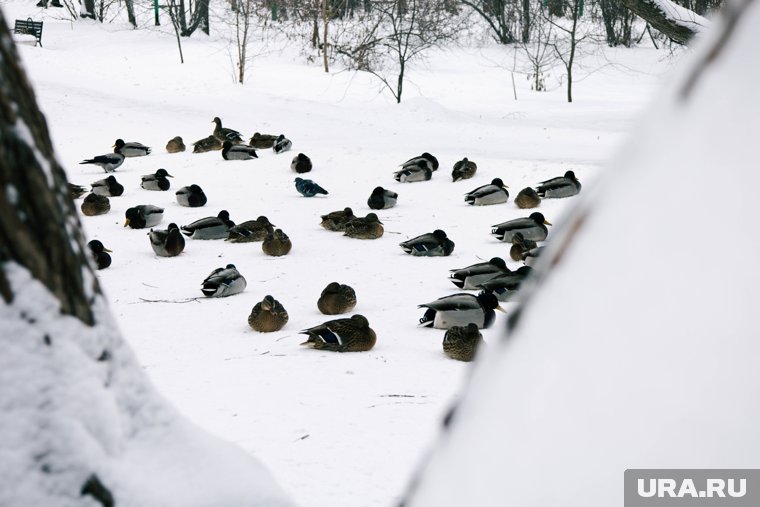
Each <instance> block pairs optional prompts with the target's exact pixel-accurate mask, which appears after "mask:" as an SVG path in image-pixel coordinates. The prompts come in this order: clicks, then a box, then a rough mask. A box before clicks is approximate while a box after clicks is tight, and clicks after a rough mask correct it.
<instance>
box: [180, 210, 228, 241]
mask: <svg viewBox="0 0 760 507" xmlns="http://www.w3.org/2000/svg"><path fill="white" fill-rule="evenodd" d="M234 226H235V222H233V221H232V220H230V214H229V212H228V211H227V210H225V209H223V210H222V211H220V212H219V214H218V215H217V216H215V217H206V218H201V219H199V220H196V221H195V222H193V223H191V224H188V225H183V226H182V227H180V230H181V231H182V234H184V235H185V236H188V237H190V238H193V239H226V238H227V236H228V235H229V232H230V229H231V228H232V227H234Z"/></svg>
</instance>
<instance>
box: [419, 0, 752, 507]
mask: <svg viewBox="0 0 760 507" xmlns="http://www.w3.org/2000/svg"><path fill="white" fill-rule="evenodd" d="M739 19H740V21H739V22H738V24H737V26H736V29H735V32H734V33H733V34H732V35H731V36H730V37H729V38H728V39H727V42H726V45H725V47H723V48H722V50H718V51H717V52H716V53H717V58H716V59H712V58H709V59H708V58H707V57H706V56H705V55H708V54H709V50H711V49H713V48H714V47H716V46H717V45H718V40H719V37H718V35H719V33H718V32H720V30H721V28H722V27H721V23H715V24H714V25H713V27H714V30H715V32H716V33H713V34H711V35H710V37H708V40H705V41H703V44H704V45H703V47H702V48H701V51H698V52H697V54H696V55H694V56H695V57H696V58H694V59H693V60H692V62H691V65H690V66H687V68H686V69H684V70H685V72H683V73H682V75H681V79H676V80H674V82H673V83H672V84H671V87H672V88H671V89H670V90H669V91H668V92H667V93H665V94H663V96H662V100H660V101H659V103H658V104H657V108H656V109H653V111H652V113H651V115H650V116H649V117H648V118H647V121H646V124H645V125H642V128H641V130H640V131H639V133H638V135H636V136H635V137H634V138H633V139H632V141H631V143H630V145H629V147H628V149H627V150H626V151H625V152H624V153H622V154H621V156H620V157H618V158H617V159H616V162H615V164H614V165H615V168H616V170H615V171H609V172H607V173H605V174H604V176H605V177H607V179H605V180H603V181H600V182H599V183H600V184H599V185H597V187H596V188H595V192H593V193H591V194H587V195H586V196H585V197H586V199H585V200H583V201H582V202H581V203H579V204H580V205H579V207H578V208H577V209H576V210H575V214H574V215H572V218H571V219H570V220H569V221H568V223H566V227H565V229H564V232H563V233H560V232H559V231H555V232H556V233H557V234H556V235H555V238H554V242H553V243H552V245H551V246H550V248H551V249H552V250H551V253H549V252H548V251H547V254H545V258H542V260H543V261H544V262H545V264H544V265H543V266H542V268H543V273H544V277H543V279H542V280H541V281H540V282H539V285H540V289H539V290H537V291H535V292H534V294H533V297H532V298H531V299H530V300H529V301H528V302H527V303H526V304H525V306H524V307H523V309H522V313H521V315H520V316H519V317H518V318H517V319H516V320H517V324H516V328H515V330H514V332H513V333H510V334H511V335H510V336H507V337H506V338H505V339H504V340H503V342H502V344H501V354H489V355H488V356H487V357H484V358H483V359H484V361H483V362H482V363H481V364H478V365H477V366H478V368H477V369H476V372H475V374H474V376H473V379H472V382H471V384H470V386H469V389H468V394H467V395H466V397H465V399H464V401H463V403H461V404H460V406H459V407H458V408H457V410H456V412H455V413H454V416H453V420H452V423H451V426H450V431H449V432H448V434H446V435H444V437H443V438H442V440H441V442H440V445H439V446H438V448H437V449H436V450H435V452H434V455H433V458H432V459H431V461H430V463H429V464H428V466H427V467H426V469H425V471H424V473H423V474H422V476H421V478H420V481H419V482H418V486H417V487H416V489H415V491H414V492H413V493H412V496H411V498H410V501H409V502H408V503H409V504H410V505H414V506H436V507H441V506H449V505H452V506H454V505H457V506H458V505H478V506H489V505H565V506H571V505H579V506H580V505H583V506H589V505H620V503H621V499H622V498H623V496H622V495H623V472H624V470H625V469H627V468H758V467H759V466H760V433H758V431H757V428H758V425H760V406H759V405H758V400H760V381H759V377H760V374H759V373H758V369H757V358H758V356H759V355H760V341H759V340H758V337H760V319H759V318H758V313H757V304H756V299H757V298H756V292H757V288H758V287H760V270H758V268H757V259H758V258H760V237H758V235H757V231H756V230H755V226H754V225H753V224H752V223H751V221H750V220H748V219H749V218H750V217H753V216H757V214H758V204H757V201H756V198H755V196H754V195H753V194H751V192H754V189H756V188H758V186H760V173H758V172H757V170H756V167H755V166H756V158H757V155H756V149H755V143H756V141H757V132H758V119H757V114H756V112H757V110H758V107H760V100H759V99H758V95H757V92H756V90H755V88H756V83H757V82H758V80H760V68H758V67H757V66H754V67H753V66H748V65H747V62H749V61H752V59H753V57H754V56H753V55H755V54H756V53H757V49H758V46H759V45H760V44H758V39H757V37H756V36H755V35H754V34H753V33H752V27H753V26H757V23H758V22H760V5H754V6H752V7H749V8H748V12H746V13H745V14H744V15H743V16H741V17H740V18H739ZM705 46H707V47H705ZM713 56H716V55H713ZM702 58H704V59H705V61H706V63H705V65H708V67H707V68H706V69H705V70H704V72H703V73H702V74H701V77H699V79H697V80H696V81H694V82H695V86H693V87H692V88H691V89H690V90H691V91H690V92H688V93H685V92H684V90H685V83H687V82H689V80H690V78H689V76H692V75H693V73H694V71H695V69H696V68H697V66H698V65H701V64H702V60H701V59H702ZM563 235H564V237H563ZM560 254H562V256H561V258H560ZM550 261H551V262H550ZM552 262H553V263H556V264H555V265H554V266H553V267H552V269H551V272H548V269H547V268H549V264H550V263H552Z"/></svg>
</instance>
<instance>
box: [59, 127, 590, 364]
mask: <svg viewBox="0 0 760 507" xmlns="http://www.w3.org/2000/svg"><path fill="white" fill-rule="evenodd" d="M212 123H214V124H215V127H214V129H213V132H212V133H211V134H210V135H209V136H208V137H205V138H203V139H200V140H198V141H196V142H194V143H193V153H203V152H209V151H220V152H221V156H222V158H223V159H224V160H229V161H247V160H255V159H257V158H258V153H259V152H261V150H272V152H273V153H274V154H282V153H285V152H287V151H290V150H291V149H292V146H293V143H292V141H291V140H289V139H288V138H286V137H285V136H284V135H282V134H280V135H269V134H261V133H258V132H257V133H255V134H254V135H253V136H252V137H251V138H250V140H249V141H248V143H247V144H245V141H244V138H243V136H242V134H241V133H240V132H238V131H237V130H234V129H230V128H225V127H223V126H222V121H221V119H220V118H218V117H216V118H214V119H213V121H212ZM186 149H187V148H186V146H185V144H184V142H183V140H182V138H181V137H179V136H177V137H174V138H172V139H171V140H169V141H168V142H167V144H166V151H167V152H168V153H181V152H184V151H186ZM151 152H152V148H151V147H149V146H146V145H144V144H142V143H139V142H125V141H124V140H122V139H117V140H116V141H115V143H114V145H113V152H111V153H106V154H103V155H98V156H95V157H92V158H89V159H85V160H83V161H82V162H81V164H94V165H97V166H99V167H101V168H102V169H103V170H104V171H105V173H106V174H107V176H106V177H105V178H104V179H99V180H97V181H94V182H92V183H91V184H90V188H89V189H88V188H86V187H84V186H80V185H74V184H69V189H70V192H71V195H72V198H74V199H78V198H81V197H82V196H84V198H83V200H82V203H81V206H80V209H81V211H82V213H83V214H84V215H85V216H97V215H103V214H106V213H109V211H110V209H111V205H110V199H112V198H118V197H119V196H121V195H122V194H123V193H124V186H123V185H122V184H121V183H119V182H118V178H117V174H118V169H119V168H120V167H121V166H122V164H125V161H126V160H127V159H129V158H133V157H143V156H149V155H150V154H151ZM126 163H127V164H129V162H126ZM290 167H291V170H292V171H293V173H296V174H298V175H303V174H305V173H310V172H311V171H312V169H313V164H312V161H311V159H310V158H309V157H308V156H307V155H306V154H304V153H298V154H297V155H296V156H294V157H293V159H292V162H291V164H290ZM438 169H439V162H438V159H437V158H436V157H435V156H433V155H431V154H430V153H422V154H421V155H419V156H415V157H412V158H411V159H409V160H407V161H406V162H404V163H402V164H401V165H400V169H398V170H397V171H395V173H394V174H393V178H394V179H395V181H396V182H398V183H414V182H425V181H428V180H430V179H432V177H433V175H434V173H435V172H436V171H438ZM477 170H478V167H477V164H476V163H475V162H474V161H471V160H469V159H468V158H466V157H465V158H463V159H462V160H460V161H457V162H456V163H455V164H454V165H453V167H452V172H451V178H452V181H453V182H459V181H463V180H467V179H470V178H473V177H474V176H475V174H476V173H477ZM172 179H174V176H173V175H172V174H170V173H169V171H168V170H166V169H164V168H159V169H158V170H156V171H155V172H154V173H152V174H146V175H144V176H142V177H141V182H140V187H141V188H142V189H143V190H144V191H146V192H145V196H146V201H147V200H150V199H149V196H150V195H151V193H150V192H167V191H169V190H170V189H171V188H172V183H171V180H172ZM202 184H203V182H193V183H191V184H189V185H186V186H182V187H180V188H179V189H177V190H176V191H175V199H176V202H177V204H178V205H179V206H182V207H189V208H198V207H203V206H205V205H206V204H207V202H208V199H207V196H206V194H205V193H204V190H203V188H202ZM293 184H294V192H298V193H299V194H300V195H302V196H303V197H305V198H313V197H318V198H326V197H328V196H329V192H328V191H327V190H326V189H324V188H323V187H322V186H320V185H319V184H318V183H317V182H316V181H313V180H311V179H307V178H304V177H302V176H297V177H295V178H294V181H293ZM580 190H581V183H580V181H579V180H578V178H577V177H576V175H575V174H574V172H573V171H567V172H565V174H564V175H562V176H557V177H555V178H551V179H549V180H546V181H542V182H540V183H538V184H537V185H536V186H535V187H526V188H524V189H522V190H520V192H519V193H518V194H517V195H516V196H515V197H514V199H513V203H514V205H516V206H517V207H518V208H520V209H533V208H537V207H539V206H540V204H541V201H542V200H543V199H552V198H566V197H571V196H574V195H577V194H578V193H579V192H580ZM85 194H86V196H85ZM509 197H510V195H509V189H508V186H507V185H506V184H505V183H504V182H503V181H502V179H500V178H493V179H492V181H491V182H490V183H489V184H486V185H481V186H479V187H477V188H474V189H472V190H470V191H469V192H466V193H465V194H464V202H466V203H467V204H469V205H472V206H492V205H504V204H506V203H508V202H509ZM398 201H399V194H398V193H397V192H394V191H392V190H388V189H386V188H383V187H382V186H377V187H376V188H375V189H374V190H373V191H372V193H371V194H370V195H369V196H368V199H367V205H368V207H369V208H370V209H371V210H373V211H372V212H370V213H367V214H366V215H365V216H356V215H354V213H353V210H352V208H350V207H344V208H342V209H338V210H336V211H333V212H330V213H327V214H324V215H320V217H319V219H318V218H317V217H314V221H315V227H316V225H317V224H319V225H321V227H323V228H324V229H326V230H328V231H334V232H341V233H343V235H344V236H347V237H350V238H356V239H361V240H372V239H377V238H380V237H382V236H383V235H384V233H385V229H384V224H383V222H382V221H381V220H380V218H379V217H378V214H377V212H382V210H387V209H390V208H393V207H395V206H396V204H397V202H398ZM164 211H165V208H164V207H161V206H157V205H153V204H141V205H137V206H133V207H130V208H128V209H127V210H126V212H125V216H124V227H130V228H132V229H147V230H148V234H147V236H148V241H147V243H149V244H150V247H151V248H152V250H153V252H154V253H155V254H156V255H157V256H160V257H176V256H178V255H181V254H182V253H183V252H184V250H185V248H186V246H187V244H188V243H191V241H188V240H192V241H196V240H223V241H225V242H229V243H249V242H260V243H261V245H262V248H261V249H262V252H263V253H264V254H266V255H268V256H272V257H281V256H284V255H287V254H288V253H289V252H290V251H291V249H292V247H293V245H292V242H291V239H290V238H289V237H288V235H287V234H286V233H285V232H284V231H283V230H282V229H279V228H276V227H275V226H274V225H273V224H272V223H271V222H270V221H269V219H268V218H267V217H266V216H259V217H258V218H256V219H251V220H246V221H243V222H241V223H236V222H234V221H233V220H232V219H231V217H230V214H229V212H228V211H227V210H221V211H219V212H218V213H217V214H216V215H212V216H207V217H205V218H201V219H198V220H195V221H193V222H191V223H187V224H182V225H177V223H174V222H170V223H169V224H168V226H167V228H166V229H159V228H157V227H158V226H159V225H160V224H161V223H162V222H164ZM526 213H528V212H526ZM320 220H321V221H320ZM547 226H551V223H550V222H549V221H548V220H547V219H546V218H545V217H544V215H543V214H542V213H541V212H537V211H534V212H531V213H530V214H528V215H527V216H524V217H522V218H517V219H513V220H509V221H506V222H501V223H497V224H494V225H493V226H492V227H491V231H490V232H491V234H492V235H493V236H494V237H495V239H497V240H498V241H501V242H504V243H507V244H509V245H510V247H509V257H510V258H511V259H512V260H513V261H517V262H521V263H523V264H524V265H523V266H522V267H520V268H519V269H516V270H510V269H509V268H508V267H507V265H506V262H505V260H504V259H502V258H500V257H494V258H492V259H490V260H488V261H484V262H479V263H476V264H472V265H470V266H466V267H463V268H454V269H451V270H450V274H449V278H450V281H451V282H452V283H453V284H454V285H455V286H456V287H457V288H458V289H462V290H463V291H472V292H458V293H455V294H451V295H446V296H443V297H441V298H438V299H436V300H435V301H431V302H428V303H423V304H419V305H418V307H419V308H422V309H423V310H422V311H423V312H424V313H423V314H422V316H421V317H420V319H419V326H421V327H434V328H437V329H443V330H445V331H446V332H445V334H444V337H443V342H442V346H443V351H444V352H445V353H446V355H448V356H449V357H451V358H453V359H457V360H461V361H471V360H472V359H473V358H474V357H475V353H476V351H477V349H478V347H479V345H480V344H481V343H482V342H483V337H482V334H481V333H480V329H482V328H487V327H489V326H490V325H491V324H492V323H493V322H494V319H495V313H494V312H495V311H496V310H501V307H500V302H504V301H513V300H515V299H516V294H517V293H518V291H519V288H520V285H521V283H522V282H523V280H524V279H525V278H526V277H527V276H530V272H531V270H532V267H531V266H532V264H533V263H534V262H535V261H536V259H537V258H538V257H539V256H540V253H541V250H542V249H543V246H542V245H540V243H544V242H545V241H546V240H547V237H548V234H549V229H548V228H547ZM186 238H187V240H186ZM104 242H105V243H106V244H107V243H108V241H107V238H100V239H93V240H92V241H90V243H89V247H90V250H91V252H92V259H93V262H94V264H95V266H96V267H97V269H105V268H108V267H109V266H110V265H111V264H112V262H113V261H112V258H111V256H110V253H113V252H111V251H110V250H109V249H108V248H107V247H106V246H105V244H104ZM399 246H400V248H401V249H402V250H403V252H405V253H406V254H409V255H412V256H417V257H437V256H449V255H451V253H452V252H453V251H454V248H455V243H454V241H452V240H451V239H450V238H449V237H448V236H447V234H446V232H445V231H444V230H442V229H436V230H433V231H430V232H427V233H424V234H421V235H419V236H417V237H414V238H411V239H409V240H406V241H402V242H400V243H399ZM146 248H147V245H146ZM199 283H200V290H201V294H202V295H203V296H205V297H210V298H219V297H228V296H233V295H235V294H239V293H241V292H243V291H244V290H245V289H246V287H247V285H248V283H247V281H246V279H245V277H244V275H243V273H241V272H240V271H239V270H238V269H237V268H236V266H235V265H234V264H231V263H228V264H226V265H224V266H219V267H216V268H215V269H213V270H212V271H211V273H210V274H209V275H208V276H207V277H206V278H205V279H203V280H199ZM356 303H357V295H356V292H355V291H354V289H353V288H351V287H350V286H348V285H345V284H340V283H338V282H332V283H330V284H328V285H327V286H326V287H325V289H324V290H323V291H322V293H321V295H320V297H319V299H318V301H317V307H318V309H319V310H320V312H322V313H323V314H325V315H342V314H348V313H350V312H351V311H352V310H353V309H354V307H355V306H356ZM288 320H289V315H288V312H287V311H286V309H285V308H284V307H283V305H282V304H281V303H280V302H279V301H278V300H277V299H275V298H274V297H273V296H271V295H266V296H265V297H264V298H263V299H262V300H261V302H259V303H257V304H256V305H255V306H254V307H253V308H252V309H251V312H250V315H249V316H248V324H249V325H250V327H251V328H252V329H254V330H256V331H258V332H262V333H267V332H274V331H279V330H280V329H282V328H283V327H284V326H285V325H286V323H287V322H288ZM301 333H303V334H305V335H306V336H307V339H306V341H304V342H303V343H302V344H301V345H305V346H308V347H312V348H315V349H320V350H327V351H336V352H351V351H354V352H356V351H367V350H370V349H372V347H374V345H375V343H376V340H377V335H376V333H375V331H374V330H373V329H372V328H371V327H370V323H369V321H368V319H367V318H366V317H365V316H364V315H359V314H355V315H352V316H350V317H347V318H337V319H333V320H329V321H326V322H324V323H322V324H319V325H317V326H314V327H311V328H308V329H305V330H303V331H301Z"/></svg>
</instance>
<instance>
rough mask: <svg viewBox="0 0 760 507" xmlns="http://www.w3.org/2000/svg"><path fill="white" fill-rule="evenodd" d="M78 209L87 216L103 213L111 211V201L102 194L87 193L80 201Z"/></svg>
mask: <svg viewBox="0 0 760 507" xmlns="http://www.w3.org/2000/svg"><path fill="white" fill-rule="evenodd" d="M80 209H81V210H82V213H83V214H85V215H86V216H88V217H94V216H96V215H105V214H106V213H108V212H109V211H111V201H109V200H108V197H106V196H104V195H98V194H93V193H89V194H87V196H86V197H85V198H84V200H83V201H82V204H81V206H80Z"/></svg>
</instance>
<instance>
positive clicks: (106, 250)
mask: <svg viewBox="0 0 760 507" xmlns="http://www.w3.org/2000/svg"><path fill="white" fill-rule="evenodd" d="M103 251H104V252H108V253H113V250H109V249H108V248H105V247H103Z"/></svg>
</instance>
